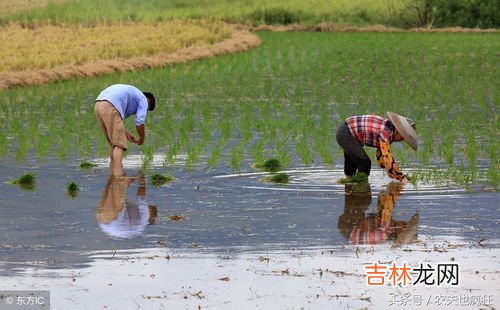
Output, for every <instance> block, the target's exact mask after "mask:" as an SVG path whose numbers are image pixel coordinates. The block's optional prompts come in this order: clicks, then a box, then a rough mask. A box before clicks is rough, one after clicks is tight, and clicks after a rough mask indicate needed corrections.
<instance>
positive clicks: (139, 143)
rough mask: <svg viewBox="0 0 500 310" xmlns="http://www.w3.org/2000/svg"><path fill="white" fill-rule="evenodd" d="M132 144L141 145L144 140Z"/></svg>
mask: <svg viewBox="0 0 500 310" xmlns="http://www.w3.org/2000/svg"><path fill="white" fill-rule="evenodd" d="M134 142H135V144H137V145H142V144H143V143H144V140H135V141H134Z"/></svg>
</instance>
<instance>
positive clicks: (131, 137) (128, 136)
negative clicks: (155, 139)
mask: <svg viewBox="0 0 500 310" xmlns="http://www.w3.org/2000/svg"><path fill="white" fill-rule="evenodd" d="M125 136H126V137H127V140H128V141H130V142H133V143H137V141H136V140H135V137H134V136H132V135H131V134H129V133H128V132H125Z"/></svg>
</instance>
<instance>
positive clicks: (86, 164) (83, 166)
mask: <svg viewBox="0 0 500 310" xmlns="http://www.w3.org/2000/svg"><path fill="white" fill-rule="evenodd" d="M95 167H97V165H96V164H93V163H91V162H89V161H82V162H81V163H80V168H81V169H92V168H95Z"/></svg>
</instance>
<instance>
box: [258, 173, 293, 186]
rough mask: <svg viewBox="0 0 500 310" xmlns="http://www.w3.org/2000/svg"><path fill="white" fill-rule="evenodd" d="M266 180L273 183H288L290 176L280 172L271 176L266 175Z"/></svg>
mask: <svg viewBox="0 0 500 310" xmlns="http://www.w3.org/2000/svg"><path fill="white" fill-rule="evenodd" d="M263 181H264V182H272V183H280V184H284V183H288V182H289V181H290V176H289V175H288V174H286V173H283V172H280V173H276V174H273V175H270V176H266V177H264V178H263Z"/></svg>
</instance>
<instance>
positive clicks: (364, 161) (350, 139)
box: [337, 122, 372, 176]
mask: <svg viewBox="0 0 500 310" xmlns="http://www.w3.org/2000/svg"><path fill="white" fill-rule="evenodd" d="M337 142H338V144H339V145H340V146H341V147H342V148H343V149H344V173H345V175H347V176H352V175H354V174H355V173H356V172H364V173H366V174H367V175H370V169H371V165H372V161H371V160H370V157H368V155H367V154H366V152H365V150H363V146H362V145H361V143H360V142H359V141H358V139H356V137H354V136H353V135H352V134H351V131H350V130H349V126H348V125H347V123H346V122H344V123H343V124H342V125H340V126H339V128H338V129H337Z"/></svg>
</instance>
